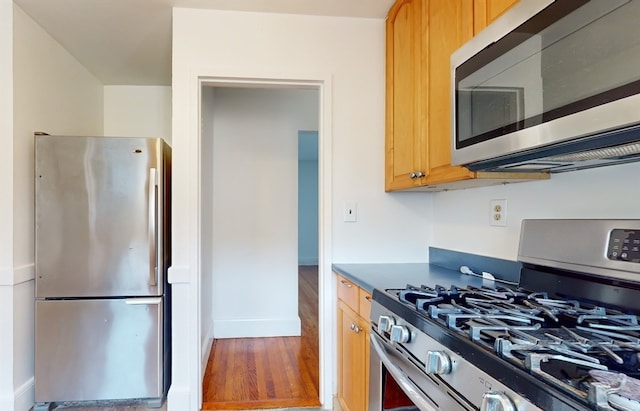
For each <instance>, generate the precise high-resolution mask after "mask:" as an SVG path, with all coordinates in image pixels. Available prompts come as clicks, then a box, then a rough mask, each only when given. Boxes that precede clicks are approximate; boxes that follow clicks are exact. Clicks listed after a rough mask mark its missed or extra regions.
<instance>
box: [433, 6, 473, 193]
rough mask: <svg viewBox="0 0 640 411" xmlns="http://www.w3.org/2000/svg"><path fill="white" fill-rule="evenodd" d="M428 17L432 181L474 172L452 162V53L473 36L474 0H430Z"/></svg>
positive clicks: (470, 175)
mask: <svg viewBox="0 0 640 411" xmlns="http://www.w3.org/2000/svg"><path fill="white" fill-rule="evenodd" d="M428 20H429V44H428V49H429V134H428V141H429V165H430V169H429V176H428V180H430V183H438V182H445V181H453V180H459V179H462V178H470V177H472V176H473V174H472V173H471V172H469V170H467V169H465V168H463V167H452V166H451V63H450V61H451V53H453V52H454V51H455V50H456V49H458V48H459V47H460V46H462V45H463V44H464V43H465V42H466V41H468V40H469V39H471V37H473V1H472V0H459V1H450V0H431V1H430V2H429V9H428Z"/></svg>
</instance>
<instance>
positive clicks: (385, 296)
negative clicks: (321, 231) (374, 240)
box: [369, 220, 640, 411]
mask: <svg viewBox="0 0 640 411" xmlns="http://www.w3.org/2000/svg"><path fill="white" fill-rule="evenodd" d="M518 261H519V262H520V263H521V265H522V269H521V270H520V282H519V284H518V285H517V286H510V285H509V286H508V285H505V284H502V283H499V282H497V281H487V280H483V279H481V278H478V277H473V276H469V277H468V278H467V279H466V280H463V279H461V278H460V276H453V275H452V277H451V278H452V279H456V281H457V283H455V284H450V285H448V286H441V285H438V284H426V285H420V286H413V285H407V286H406V287H405V288H398V289H385V290H380V289H374V291H373V299H372V306H371V321H372V327H371V340H370V341H371V356H370V358H371V364H370V372H371V373H370V394H369V395H370V398H369V404H370V410H372V411H383V410H384V411H389V410H403V411H404V410H407V411H408V410H420V411H439V410H443V411H444V410H446V411H459V410H480V411H533V410H554V411H574V410H578V411H588V410H593V411H635V410H640V323H639V321H638V319H639V318H640V220H525V221H524V222H523V225H522V233H521V238H520V247H519V252H518ZM425 280H428V278H426V279H425Z"/></svg>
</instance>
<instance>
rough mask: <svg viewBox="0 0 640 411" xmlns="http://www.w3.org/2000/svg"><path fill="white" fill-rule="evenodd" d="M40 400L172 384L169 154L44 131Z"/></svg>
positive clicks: (106, 395) (150, 395)
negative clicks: (168, 269)
mask: <svg viewBox="0 0 640 411" xmlns="http://www.w3.org/2000/svg"><path fill="white" fill-rule="evenodd" d="M35 149H36V150H35V151H36V159H35V160H36V161H35V164H36V169H35V173H36V174H35V179H36V181H35V192H36V193H35V194H36V195H35V200H36V205H35V211H36V215H35V221H36V233H35V234H36V236H35V237H36V264H35V270H36V280H35V297H36V312H35V322H36V324H35V326H36V327H35V334H36V338H35V360H36V361H35V401H36V409H46V408H47V407H49V406H50V404H51V403H54V402H55V403H63V404H69V403H76V402H80V403H83V402H95V401H107V402H114V401H116V402H117V401H121V400H131V399H140V398H143V399H145V403H146V404H147V405H149V406H152V407H159V406H161V405H162V402H163V400H164V397H165V394H166V390H167V389H168V386H169V381H170V335H171V334H170V328H169V324H170V323H169V317H170V288H169V287H168V285H167V279H166V273H167V268H168V266H169V265H170V263H171V255H170V232H169V229H170V226H171V225H170V212H169V211H170V197H171V190H170V184H171V175H170V171H171V153H170V148H169V146H168V145H167V144H166V143H165V142H164V141H163V140H162V139H159V138H115V137H70V136H47V135H37V136H35Z"/></svg>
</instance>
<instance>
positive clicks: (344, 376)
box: [338, 276, 371, 411]
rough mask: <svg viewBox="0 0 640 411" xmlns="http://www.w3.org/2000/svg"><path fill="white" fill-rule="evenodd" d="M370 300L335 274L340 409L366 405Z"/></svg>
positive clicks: (352, 410) (349, 410) (346, 410)
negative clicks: (353, 298) (336, 281)
mask: <svg viewBox="0 0 640 411" xmlns="http://www.w3.org/2000/svg"><path fill="white" fill-rule="evenodd" d="M341 291H342V292H341ZM354 294H355V296H356V298H355V300H352V299H351V297H352V296H353V295H354ZM341 297H343V298H345V300H347V301H345V300H343V299H342V298H341ZM370 300H371V295H370V294H369V293H367V292H366V291H365V290H363V289H361V288H360V287H358V286H357V285H355V284H354V283H353V282H351V281H348V280H346V279H345V278H344V277H341V276H338V400H339V401H340V406H341V407H342V410H343V411H360V410H366V409H367V408H368V400H369V327H370V321H369V317H368V316H369V311H370V304H371V303H370ZM365 315H366V317H365Z"/></svg>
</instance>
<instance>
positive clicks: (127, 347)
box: [35, 297, 164, 403]
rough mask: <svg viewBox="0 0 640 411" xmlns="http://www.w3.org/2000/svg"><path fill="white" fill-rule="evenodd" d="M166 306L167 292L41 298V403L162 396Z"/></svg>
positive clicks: (38, 369) (38, 393) (37, 368)
mask: <svg viewBox="0 0 640 411" xmlns="http://www.w3.org/2000/svg"><path fill="white" fill-rule="evenodd" d="M162 305H163V301H162V297H141V298H132V299H111V300H49V301H47V300H38V301H36V338H35V341H36V353H35V380H36V385H35V400H36V402H38V403H48V402H67V401H97V400H116V399H131V398H159V397H162V396H163V392H164V390H163V386H164V382H163V379H164V373H163V367H162V352H163V349H162V348H163V333H162V320H163V319H162V316H163V314H162V313H163V310H162V308H163V307H162Z"/></svg>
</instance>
